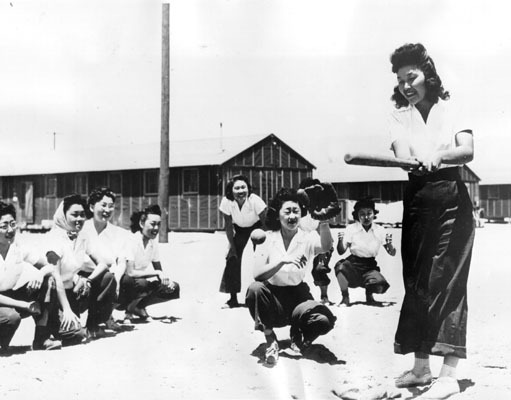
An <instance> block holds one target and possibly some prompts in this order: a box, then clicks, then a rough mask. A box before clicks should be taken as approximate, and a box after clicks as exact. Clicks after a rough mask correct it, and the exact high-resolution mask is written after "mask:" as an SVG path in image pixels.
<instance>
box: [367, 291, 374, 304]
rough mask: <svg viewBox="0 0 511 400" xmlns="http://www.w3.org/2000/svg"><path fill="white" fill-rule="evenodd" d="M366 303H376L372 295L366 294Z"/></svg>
mask: <svg viewBox="0 0 511 400" xmlns="http://www.w3.org/2000/svg"><path fill="white" fill-rule="evenodd" d="M366 303H367V304H374V303H376V300H375V299H374V297H373V294H372V293H366Z"/></svg>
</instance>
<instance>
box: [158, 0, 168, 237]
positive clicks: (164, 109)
mask: <svg viewBox="0 0 511 400" xmlns="http://www.w3.org/2000/svg"><path fill="white" fill-rule="evenodd" d="M169 74H170V44H169V4H168V3H164V4H163V8H162V62H161V141H160V181H159V185H158V203H159V204H160V207H161V211H162V215H161V229H160V243H168V242H169V233H168V232H169V162H170V160H169V152H170V141H169V117H170V104H169V103H170V102H169V92H170V88H169V86H170V78H169Z"/></svg>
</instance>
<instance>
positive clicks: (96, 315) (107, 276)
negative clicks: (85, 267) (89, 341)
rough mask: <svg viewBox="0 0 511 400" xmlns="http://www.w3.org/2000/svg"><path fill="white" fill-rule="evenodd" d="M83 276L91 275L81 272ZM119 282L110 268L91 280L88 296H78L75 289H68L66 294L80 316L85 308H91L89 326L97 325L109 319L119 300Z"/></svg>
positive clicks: (88, 317)
mask: <svg viewBox="0 0 511 400" xmlns="http://www.w3.org/2000/svg"><path fill="white" fill-rule="evenodd" d="M80 274H81V275H83V276H89V275H90V273H83V272H81V273H80ZM116 290H117V282H116V281H115V277H114V275H113V274H112V273H111V272H109V271H108V270H106V271H104V272H103V273H101V274H100V275H98V276H96V277H95V278H94V280H93V281H92V282H91V289H90V293H89V296H88V297H86V298H80V299H78V298H77V296H78V295H77V293H74V292H73V289H67V290H66V295H67V298H68V300H69V305H70V306H71V309H72V310H73V312H74V313H75V314H76V315H78V316H80V314H81V313H83V312H84V311H85V310H89V313H88V316H87V328H94V327H97V326H98V325H99V324H100V323H102V322H105V321H107V320H108V318H109V317H110V315H112V311H113V309H114V303H115V301H116V300H117V295H116Z"/></svg>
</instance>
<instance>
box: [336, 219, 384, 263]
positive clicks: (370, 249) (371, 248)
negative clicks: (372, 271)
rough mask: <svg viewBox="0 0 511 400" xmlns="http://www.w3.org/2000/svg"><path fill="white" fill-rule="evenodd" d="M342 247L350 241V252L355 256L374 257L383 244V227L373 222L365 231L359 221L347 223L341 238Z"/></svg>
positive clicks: (346, 245)
mask: <svg viewBox="0 0 511 400" xmlns="http://www.w3.org/2000/svg"><path fill="white" fill-rule="evenodd" d="M343 243H344V247H348V243H350V252H351V254H353V255H354V256H357V257H376V256H377V254H378V251H379V250H380V247H381V246H383V245H384V244H385V228H384V227H382V226H380V225H377V224H375V223H374V222H373V224H372V225H371V228H370V229H369V230H368V231H367V232H366V230H365V229H364V227H363V226H362V224H361V223H360V222H359V221H355V222H354V223H353V224H350V225H348V227H347V228H346V233H345V235H344V239H343Z"/></svg>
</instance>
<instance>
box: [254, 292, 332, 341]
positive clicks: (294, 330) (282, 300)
mask: <svg viewBox="0 0 511 400" xmlns="http://www.w3.org/2000/svg"><path fill="white" fill-rule="evenodd" d="M245 301H246V305H247V307H248V309H249V311H250V315H251V316H252V318H253V319H254V322H255V329H257V330H260V331H263V330H264V329H273V328H279V327H284V326H287V325H291V337H293V336H295V335H297V334H300V333H301V334H303V337H304V339H305V340H311V341H312V340H314V339H315V338H316V337H318V336H319V335H324V334H325V333H327V332H328V331H330V330H331V329H332V328H333V326H334V324H335V319H336V318H335V316H334V315H333V314H332V312H331V311H330V310H329V309H328V307H326V306H324V305H323V304H321V303H318V302H316V301H314V300H313V298H312V294H311V293H310V290H309V286H308V285H307V284H306V283H305V282H302V283H300V284H299V285H297V286H274V285H271V284H270V283H268V282H253V283H252V284H251V285H250V286H249V288H248V290H247V295H246V300H245Z"/></svg>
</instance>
